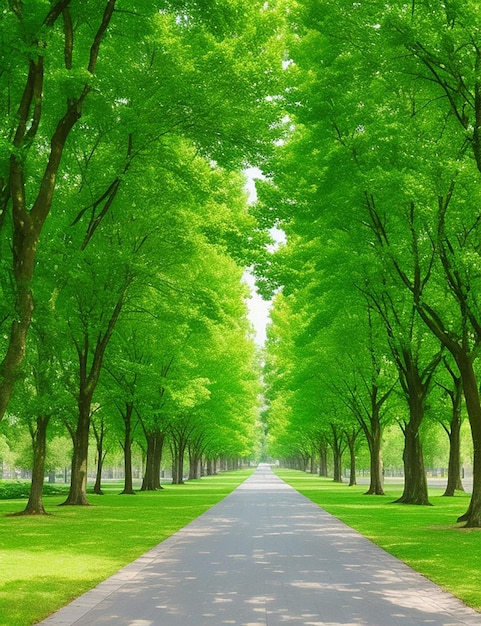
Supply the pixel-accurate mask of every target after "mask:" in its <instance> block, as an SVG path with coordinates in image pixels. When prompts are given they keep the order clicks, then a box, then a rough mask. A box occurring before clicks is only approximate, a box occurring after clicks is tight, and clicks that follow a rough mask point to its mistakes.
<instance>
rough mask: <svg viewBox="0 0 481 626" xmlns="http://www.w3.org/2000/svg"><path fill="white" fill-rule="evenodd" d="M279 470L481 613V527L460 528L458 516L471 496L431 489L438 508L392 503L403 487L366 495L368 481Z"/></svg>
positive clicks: (305, 491)
mask: <svg viewBox="0 0 481 626" xmlns="http://www.w3.org/2000/svg"><path fill="white" fill-rule="evenodd" d="M276 474H277V475H278V476H279V477H280V478H282V479H283V480H285V481H286V482H287V483H289V484H290V485H291V486H292V487H294V488H295V489H296V490H297V491H299V492H300V493H302V494H303V495H305V496H307V497H308V498H309V499H310V500H312V501H313V502H315V503H316V504H319V505H320V506H321V507H322V508H323V509H325V510H326V511H328V512H329V513H331V514H332V515H334V516H335V517H337V518H338V519H340V520H342V521H343V522H345V523H346V524H347V525H348V526H351V527H352V528H355V529H356V530H357V531H359V532H360V533H361V534H363V535H364V536H365V537H367V538H368V539H370V540H371V541H372V542H373V543H375V544H377V545H378V546H380V547H381V548H383V549H384V550H386V552H389V553H390V554H393V555H394V556H396V557H397V558H399V559H401V560H402V561H404V562H405V563H407V564H408V565H410V566H411V567H412V568H413V569H415V570H416V571H418V572H420V573H421V574H423V575H424V576H426V577H427V578H429V579H431V580H432V581H434V582H435V583H437V584H438V585H440V586H441V587H443V588H444V589H446V590H447V591H450V592H451V593H452V594H454V595H455V596H457V597H458V598H460V599H461V600H463V602H465V603H466V604H468V605H470V606H472V607H473V608H475V609H477V610H478V611H481V586H480V584H479V580H480V575H481V561H480V554H481V531H480V530H478V529H476V530H463V529H461V528H459V527H457V526H456V519H457V517H459V516H460V515H461V514H463V513H464V512H465V511H466V509H467V507H468V504H469V496H468V495H465V494H459V495H456V496H455V497H453V498H445V497H443V496H442V493H443V492H442V490H441V489H430V501H431V503H432V504H433V505H434V506H432V507H424V506H423V507H419V506H409V505H402V504H394V503H393V500H395V499H396V498H398V497H399V496H400V495H401V491H402V488H401V486H400V485H392V486H390V485H387V486H386V487H385V489H386V496H366V495H363V494H364V493H365V491H366V489H367V486H366V485H359V486H355V487H349V486H347V485H345V484H342V485H340V484H335V483H333V482H332V480H328V479H322V478H319V477H318V476H313V475H309V474H304V473H303V472H297V471H294V470H277V471H276Z"/></svg>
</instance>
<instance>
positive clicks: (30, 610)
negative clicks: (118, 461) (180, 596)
mask: <svg viewBox="0 0 481 626" xmlns="http://www.w3.org/2000/svg"><path fill="white" fill-rule="evenodd" d="M251 473H252V470H241V471H238V472H226V473H223V474H220V475H219V476H212V477H205V478H202V480H198V481H189V482H188V483H186V484H185V485H176V486H174V485H168V486H166V487H165V489H164V490H163V491H160V492H155V493H141V492H139V493H137V494H136V495H134V496H120V495H117V494H118V493H119V491H120V490H121V488H120V489H119V485H110V486H109V487H108V488H107V489H106V490H105V491H106V493H105V495H103V496H96V495H89V501H90V503H91V504H92V506H89V507H59V506H58V505H59V504H60V503H61V502H63V501H64V500H65V497H64V496H48V497H46V498H45V500H44V503H45V506H46V509H47V511H48V512H49V513H50V515H48V516H46V517H10V516H9V515H8V514H10V513H14V512H17V511H21V510H23V509H24V508H25V500H5V501H1V502H0V571H1V572H2V575H1V578H0V626H27V625H28V624H34V623H36V622H38V621H40V620H41V619H43V618H45V617H46V616H47V615H49V614H50V613H52V612H53V611H55V610H56V609H58V608H59V607H61V606H63V605H65V604H67V603H68V602H69V601H71V600H72V599H74V598H75V597H78V596H79V595H81V594H82V593H84V592H85V591H87V590H88V589H91V588H92V587H94V586H95V585H96V584H98V583H99V582H100V581H102V580H104V579H105V578H107V577H108V576H110V575H112V574H113V573H115V572H116V571H117V570H119V569H120V568H121V567H123V566H124V565H126V564H127V563H129V562H131V561H133V560H134V559H136V558H137V557H138V556H140V555H141V554H143V553H144V552H146V551H147V550H149V549H150V548H152V547H153V546H155V545H157V544H158V543H160V542H161V541H163V540H164V539H166V538H167V537H169V536H170V535H172V534H173V533H175V532H176V531H177V530H179V529H180V528H182V527H183V526H185V525H186V524H188V523H189V522H190V521H191V520H193V519H195V518H196V517H198V516H199V515H201V514H202V513H204V511H206V510H207V509H209V508H210V507H211V506H213V505H214V504H216V503H217V502H219V501H220V500H222V498H224V497H225V496H226V495H227V494H228V493H230V492H231V491H232V490H233V489H235V488H236V487H237V486H238V485H239V484H240V483H241V482H242V481H244V480H245V479H246V478H247V477H248V476H249V475H250V474H251Z"/></svg>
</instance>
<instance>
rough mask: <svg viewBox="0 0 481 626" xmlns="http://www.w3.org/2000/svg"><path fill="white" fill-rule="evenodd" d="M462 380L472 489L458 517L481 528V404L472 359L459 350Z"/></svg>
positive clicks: (467, 525) (457, 360)
mask: <svg viewBox="0 0 481 626" xmlns="http://www.w3.org/2000/svg"><path fill="white" fill-rule="evenodd" d="M454 357H455V359H456V363H457V365H458V368H459V373H460V374H461V378H462V381H463V391H464V399H465V402H466V411H467V413H468V418H469V424H470V426H471V435H472V439H473V457H474V459H473V491H472V494H471V500H470V503H469V507H468V510H467V511H466V513H465V514H464V515H461V517H459V518H458V522H465V527H466V528H481V404H480V398H479V390H478V385H477V379H476V374H475V371H474V366H473V359H472V358H471V357H470V356H469V355H467V354H465V353H463V352H461V351H459V352H457V354H455V355H454Z"/></svg>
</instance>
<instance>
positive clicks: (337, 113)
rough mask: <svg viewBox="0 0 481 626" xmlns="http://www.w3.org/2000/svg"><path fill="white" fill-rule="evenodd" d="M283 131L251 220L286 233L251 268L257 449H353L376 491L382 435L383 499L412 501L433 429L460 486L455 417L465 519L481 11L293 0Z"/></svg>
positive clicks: (472, 423) (473, 381) (302, 453)
mask: <svg viewBox="0 0 481 626" xmlns="http://www.w3.org/2000/svg"><path fill="white" fill-rule="evenodd" d="M289 20H290V28H289V32H290V42H289V51H290V54H289V61H288V62H287V63H286V64H285V66H286V73H288V74H289V80H290V84H291V86H290V88H289V90H288V92H287V93H286V102H285V106H286V111H285V117H284V132H285V137H284V139H283V140H282V141H279V142H278V145H277V150H276V153H275V155H274V156H273V157H272V158H271V159H270V161H269V163H268V165H267V166H266V168H265V170H264V172H265V175H266V180H265V181H262V182H261V183H260V184H259V203H258V206H257V213H258V218H259V219H260V220H263V222H264V224H265V226H266V227H267V226H274V225H275V226H278V227H280V228H282V229H283V230H284V232H285V233H286V237H287V243H286V244H284V245H281V246H280V247H279V249H278V250H277V251H276V252H275V253H274V254H273V255H272V256H271V257H266V258H265V259H261V260H260V262H259V264H258V268H257V271H258V275H259V277H260V278H259V282H260V284H261V286H262V288H263V290H264V293H265V294H266V296H268V295H274V305H273V311H272V324H271V326H270V329H269V333H268V343H267V349H266V372H265V380H266V397H267V408H266V412H265V416H266V417H265V419H266V422H267V430H268V438H269V446H270V451H271V454H272V455H273V456H275V457H276V458H285V459H289V458H290V459H292V458H295V459H298V460H299V459H301V460H302V461H303V462H304V465H305V463H306V462H307V461H306V460H307V459H308V458H310V457H312V456H313V455H315V456H316V466H317V467H319V471H320V472H321V474H322V473H323V472H324V471H325V463H326V451H327V449H329V450H330V455H331V456H332V458H333V463H334V478H335V479H340V471H341V460H340V459H341V458H342V454H343V453H344V451H347V453H348V452H349V451H350V452H351V459H352V461H353V463H354V460H355V454H356V446H358V445H359V441H360V440H361V439H362V441H364V442H365V444H366V445H367V446H368V449H369V454H370V459H371V460H370V469H371V472H370V475H371V484H370V487H369V490H368V493H370V494H382V493H383V485H382V441H383V435H384V434H385V433H386V431H387V429H388V428H392V425H393V424H397V425H398V426H399V428H400V429H401V430H402V434H403V436H404V452H403V463H404V476H405V487H404V492H403V495H402V497H401V499H400V501H401V502H405V503H408V504H429V500H428V492H427V484H426V473H425V467H424V457H423V439H424V438H425V436H426V433H427V432H429V424H433V423H435V422H437V423H440V424H441V425H442V428H443V429H444V431H445V432H446V434H447V436H448V437H449V443H450V459H449V481H448V489H447V490H446V494H447V495H452V494H453V493H454V492H455V490H456V489H460V488H462V484H461V481H460V431H461V422H462V419H463V417H464V416H466V418H467V420H468V421H469V427H470V433H471V436H472V447H473V492H472V497H471V500H470V505H469V508H468V510H467V511H466V513H465V514H464V515H463V516H462V517H461V518H460V521H464V522H465V525H466V526H468V527H479V526H481V405H480V396H479V390H480V383H481V381H480V373H481V370H480V363H479V359H478V356H479V350H480V342H481V308H480V307H481V301H480V295H481V256H480V254H481V248H480V241H481V230H480V229H481V219H480V215H481V214H480V199H481V198H480V189H481V135H480V133H481V82H480V81H481V74H480V68H481V47H480V42H479V29H480V27H481V14H480V13H479V6H478V3H477V2H473V1H470V0H468V1H463V2H458V1H457V0H446V2H443V3H439V2H431V1H430V0H413V2H409V3H408V2H397V1H394V2H390V3H389V4H386V3H383V2H377V1H374V2H352V1H346V0H340V1H339V2H335V3H333V2H328V1H323V0H316V1H314V0H304V1H303V2H302V3H297V4H296V6H295V7H293V8H292V11H291V12H290V14H289Z"/></svg>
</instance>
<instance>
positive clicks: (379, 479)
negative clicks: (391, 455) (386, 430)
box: [366, 424, 384, 496]
mask: <svg viewBox="0 0 481 626" xmlns="http://www.w3.org/2000/svg"><path fill="white" fill-rule="evenodd" d="M377 426H378V427H374V428H372V429H371V432H370V433H369V434H368V436H367V443H368V446H369V466H370V471H371V479H370V482H369V489H368V490H367V491H366V495H376V496H383V495H384V485H383V474H382V458H381V445H382V428H381V426H380V425H379V424H378V425H377ZM366 434H367V433H366Z"/></svg>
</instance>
